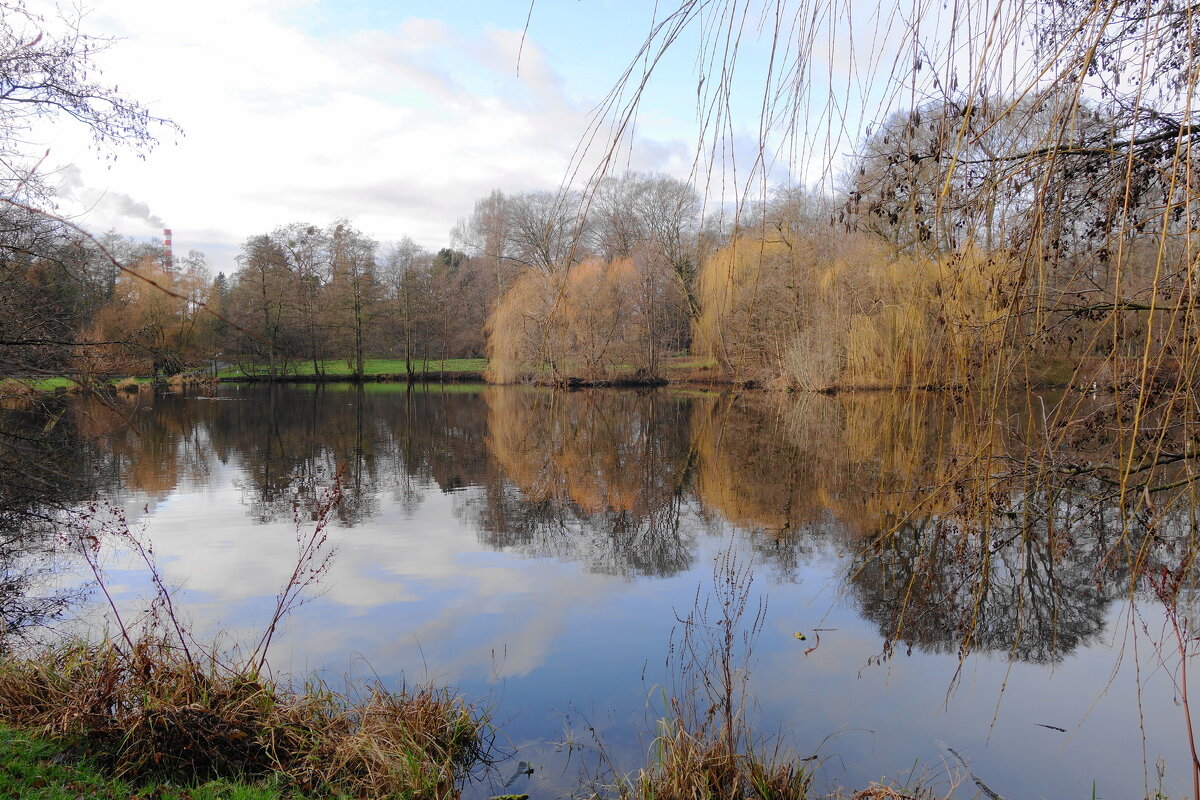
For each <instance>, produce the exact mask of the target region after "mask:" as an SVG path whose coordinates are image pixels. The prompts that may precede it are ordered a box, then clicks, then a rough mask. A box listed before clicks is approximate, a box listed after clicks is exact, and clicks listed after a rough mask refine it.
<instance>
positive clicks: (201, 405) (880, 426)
mask: <svg viewBox="0 0 1200 800" xmlns="http://www.w3.org/2000/svg"><path fill="white" fill-rule="evenodd" d="M56 402H58V401H56ZM1029 407H1030V405H1029V403H1026V411H1022V410H1021V408H1020V407H1019V406H1018V407H1015V408H1014V411H1013V412H1012V413H1011V414H1010V415H1009V416H1008V420H1009V422H1008V423H1007V424H1006V425H1005V426H1003V427H1002V426H1000V425H999V424H997V423H995V422H989V423H988V424H982V423H981V420H984V419H990V420H994V419H995V418H996V416H997V415H988V416H986V417H985V415H982V414H981V413H979V410H977V409H974V408H973V407H972V405H971V401H970V399H969V398H968V399H966V400H963V399H955V398H947V397H942V396H937V395H932V394H926V393H917V394H911V395H909V394H901V395H892V394H877V395H869V396H865V397H864V396H859V397H853V398H843V397H838V398H829V397H819V396H802V397H798V398H797V397H779V396H769V395H741V396H739V395H736V394H725V395H717V394H712V393H676V392H665V391H651V392H634V391H609V390H602V391H583V392H567V393H564V392H554V391H549V390H540V389H534V388H530V387H500V386H494V387H487V388H482V389H481V388H474V389H472V388H470V387H458V386H450V387H438V386H430V387H421V388H410V387H407V386H403V385H389V384H378V385H372V384H367V385H359V386H338V385H328V386H319V387H295V386H291V387H288V386H262V387H243V388H233V389H226V390H224V395H223V397H221V398H208V397H187V396H175V395H157V396H155V395H153V394H150V393H145V392H144V393H140V394H136V395H131V396H127V397H126V396H123V397H122V399H120V400H115V401H114V400H107V401H102V400H100V399H97V398H83V399H78V400H74V401H69V402H68V401H62V402H58V404H57V405H54V404H49V405H45V406H39V407H32V406H31V407H29V408H26V409H19V410H17V409H14V410H10V411H8V412H5V415H4V418H3V420H4V421H3V428H2V429H0V435H4V436H7V437H8V439H9V440H11V444H10V446H9V447H7V448H6V449H5V457H6V458H8V459H9V460H10V462H11V463H9V464H7V465H5V468H6V470H7V471H8V473H9V474H14V475H21V476H23V480H22V481H9V482H7V483H5V484H4V486H3V489H2V490H0V500H2V501H3V504H4V507H3V509H0V515H3V516H0V522H3V524H4V526H5V529H4V530H5V531H7V532H9V533H13V532H17V531H20V532H22V535H23V536H25V533H24V532H27V531H30V530H33V529H35V528H36V523H37V520H38V515H39V514H41V515H42V518H43V519H44V520H49V519H51V517H52V509H53V508H55V507H67V506H70V505H72V504H77V503H79V502H82V501H83V500H85V499H86V498H87V497H90V496H91V494H93V493H95V492H97V491H103V492H104V493H106V494H113V495H118V496H119V495H121V493H126V495H128V496H130V497H133V496H135V495H139V493H140V497H141V498H144V499H145V500H146V501H147V502H157V501H159V500H162V499H165V498H166V497H168V496H170V494H171V493H172V492H175V491H178V490H180V489H182V488H186V487H189V486H190V487H199V486H204V485H207V484H208V483H210V482H211V481H213V480H215V479H216V477H217V476H218V474H219V473H221V472H223V471H232V472H233V474H234V475H236V477H235V478H234V485H236V486H237V487H239V489H240V491H241V499H242V502H243V504H244V506H245V508H246V510H247V514H248V515H249V517H250V518H251V519H253V520H254V521H256V522H259V523H266V522H271V521H280V520H290V519H292V518H293V516H298V517H299V518H301V519H303V518H304V516H305V515H306V514H309V513H311V511H312V509H313V508H314V507H315V504H316V502H317V500H318V498H319V497H320V496H321V493H322V491H323V490H324V489H325V488H327V487H328V486H329V485H330V483H331V482H332V481H333V479H334V475H335V474H340V476H341V478H340V479H341V482H342V487H343V491H344V494H345V497H346V499H345V501H344V503H343V505H342V506H341V507H340V508H339V510H338V515H339V522H340V524H341V525H342V526H344V527H351V526H354V525H357V524H359V523H361V522H363V521H366V520H368V519H372V518H376V517H378V516H379V515H380V514H381V513H382V512H383V510H384V509H385V508H386V507H387V506H388V503H387V500H388V498H390V499H391V500H392V501H394V503H395V505H394V506H392V507H393V508H396V509H398V510H399V511H400V513H401V515H403V516H408V517H411V516H412V515H414V514H415V513H416V512H417V510H418V509H419V508H420V506H421V504H422V503H425V502H426V501H427V499H428V498H429V497H431V496H433V495H434V494H437V493H440V494H446V495H450V496H451V497H452V501H451V506H452V508H453V510H454V513H455V514H456V515H457V517H458V518H459V519H460V521H462V522H463V523H464V524H466V525H468V526H470V527H471V528H473V529H474V531H475V533H476V535H477V536H478V537H479V540H480V541H481V542H482V543H483V544H484V545H486V546H487V547H490V548H492V549H496V550H503V551H508V552H513V553H518V554H521V555H525V556H528V557H531V558H556V559H567V560H572V561H576V562H579V563H581V564H583V565H584V566H585V568H586V569H588V570H591V571H594V572H598V573H603V574H611V575H620V576H670V575H675V574H678V573H680V572H681V571H685V570H688V569H690V568H692V567H693V566H694V565H695V560H696V552H697V548H698V544H699V542H700V539H701V538H702V537H705V536H724V535H726V532H727V531H728V530H729V529H730V528H732V529H733V530H734V531H736V535H737V536H738V537H739V538H740V539H741V542H742V546H744V547H745V548H747V549H748V550H750V551H751V552H752V553H753V554H754V555H755V557H756V559H757V560H758V561H759V562H760V564H763V565H766V566H767V567H768V568H769V569H770V570H772V571H773V572H774V573H775V574H776V576H777V577H778V579H781V580H789V579H792V578H794V576H796V575H797V574H799V571H800V570H801V569H802V568H803V567H804V566H805V565H806V564H807V563H809V562H810V561H811V560H813V559H814V558H816V557H817V554H820V555H821V557H822V558H823V557H824V556H825V555H827V554H830V553H833V554H837V555H843V556H848V558H846V560H845V561H844V562H841V563H845V564H846V565H847V567H846V568H845V574H844V578H845V588H846V591H847V593H848V594H849V596H850V597H851V598H852V599H853V600H854V602H855V603H856V604H857V605H858V606H859V607H860V608H861V610H862V613H863V615H864V616H865V617H866V618H868V619H870V620H871V621H873V622H874V623H875V624H876V625H877V626H878V627H879V630H880V633H881V635H882V636H883V639H884V654H885V655H886V654H890V653H892V652H894V649H895V648H896V647H897V646H899V647H901V648H909V649H911V648H917V649H921V650H927V651H930V652H938V653H958V654H960V655H961V654H965V653H967V652H969V651H972V650H987V651H996V652H1001V653H1007V654H1008V655H1009V656H1010V657H1011V658H1014V659H1019V660H1023V661H1032V662H1038V663H1046V662H1054V661H1056V660H1059V659H1061V658H1063V657H1064V656H1065V655H1067V654H1068V653H1070V652H1072V651H1073V650H1075V649H1076V648H1078V647H1081V646H1084V645H1086V644H1088V643H1089V642H1091V641H1092V640H1093V639H1094V638H1095V637H1096V636H1097V635H1098V633H1099V632H1100V631H1101V629H1102V626H1103V624H1104V620H1105V618H1106V613H1107V610H1108V608H1109V606H1110V605H1111V603H1112V601H1113V600H1114V599H1115V598H1117V597H1119V596H1121V595H1122V593H1127V592H1128V591H1129V588H1128V587H1129V586H1130V585H1132V584H1134V583H1136V582H1135V581H1134V580H1133V572H1132V571H1131V563H1134V562H1137V563H1138V564H1140V565H1141V566H1139V567H1137V569H1146V568H1150V567H1153V566H1155V565H1160V564H1165V565H1168V566H1169V565H1171V564H1174V563H1176V562H1178V560H1179V558H1180V556H1179V554H1178V553H1179V552H1185V553H1186V552H1190V550H1189V548H1190V544H1188V542H1189V541H1190V539H1189V537H1191V535H1192V532H1193V525H1192V523H1191V521H1190V517H1188V516H1187V513H1186V509H1188V508H1192V507H1194V505H1195V504H1194V503H1193V502H1192V500H1191V499H1189V498H1190V496H1189V497H1185V498H1182V499H1181V501H1180V502H1179V503H1178V504H1172V503H1170V502H1166V503H1164V506H1163V508H1157V509H1153V508H1151V509H1149V510H1147V509H1143V510H1142V511H1139V512H1138V514H1137V515H1134V516H1126V517H1122V516H1121V515H1120V514H1118V513H1117V512H1116V510H1115V507H1114V506H1113V504H1112V503H1110V502H1105V501H1103V499H1102V498H1103V497H1104V493H1103V492H1101V491H1099V489H1098V488H1097V487H1096V486H1095V485H1093V484H1094V483H1095V481H1096V480H1098V478H1096V477H1095V476H1087V475H1070V474H1068V472H1066V471H1064V472H1062V473H1061V474H1059V475H1058V477H1057V478H1055V479H1054V480H1051V479H1049V478H1048V477H1046V473H1042V474H1041V475H1040V476H1039V477H1038V478H1037V479H1036V480H1035V479H1032V478H1028V477H1025V476H1024V473H1022V472H1021V471H1019V470H1014V471H1013V472H1012V473H1011V475H1008V474H1005V472H1004V469H1003V466H1004V465H1005V464H1007V463H1010V461H1011V460H1012V458H1013V456H1012V454H1013V453H1018V452H1021V451H1022V449H1024V450H1025V451H1028V448H1029V447H1030V444H1029V441H1030V435H1029V431H1030V430H1031V429H1033V428H1034V427H1037V426H1034V425H1032V424H1031V420H1032V419H1033V418H1032V417H1030V415H1029V414H1028V413H1027V409H1028V408H1029ZM1042 420H1043V422H1042V425H1043V427H1044V417H1043V418H1042ZM1087 446H1088V447H1089V448H1091V450H1092V451H1093V452H1094V451H1095V449H1096V448H1097V447H1099V446H1100V445H1098V444H1097V443H1095V442H1088V443H1087ZM981 453H982V454H985V455H987V457H988V459H990V461H991V462H992V464H993V465H999V466H998V467H997V466H993V468H991V469H990V470H986V471H985V470H982V469H980V468H979V464H980V463H982V461H983V459H981V458H980V457H979V455H980V454H981ZM1068 455H1069V454H1068ZM28 465H37V466H35V467H32V468H31V467H29V466H28ZM1164 477H1165V478H1168V479H1169V478H1170V476H1164ZM1089 481H1091V483H1089ZM981 487H982V490H983V491H980V489H981ZM1180 491H1181V492H1187V491H1191V487H1190V485H1188V486H1185V487H1184V488H1183V489H1180ZM980 497H986V498H987V499H986V504H985V505H982V506H978V507H975V506H972V505H971V503H972V502H978V498H980ZM1164 499H1168V498H1164ZM1152 512H1153V513H1152ZM47 529H48V528H47ZM1132 531H1140V534H1138V535H1137V536H1134V535H1133V534H1132ZM21 541H22V544H21V547H22V548H24V549H23V550H21V551H20V552H21V553H22V554H24V555H29V554H30V553H32V552H33V548H32V546H31V545H30V541H31V539H30V538H29V537H28V536H26V538H24V539H22V540H21ZM1130 554H1132V555H1130ZM4 555H5V554H4V553H3V552H0V557H4ZM10 560H11V559H10ZM12 574H13V575H17V574H16V573H12ZM21 580H23V579H20V576H19V575H17V577H16V578H14V581H13V582H12V586H13V587H16V588H13V589H12V591H8V590H7V589H5V588H4V587H0V593H3V592H6V591H7V592H8V595H10V596H15V595H17V594H20V593H21V592H22V591H24V590H23V589H20V588H19V585H20V584H21ZM25 583H26V584H27V583H28V581H25ZM0 600H2V598H0Z"/></svg>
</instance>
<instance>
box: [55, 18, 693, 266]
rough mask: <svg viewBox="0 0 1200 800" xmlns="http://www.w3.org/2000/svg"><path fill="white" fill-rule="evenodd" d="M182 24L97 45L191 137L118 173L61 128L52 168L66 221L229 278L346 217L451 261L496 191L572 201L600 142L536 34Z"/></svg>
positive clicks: (273, 22)
mask: <svg viewBox="0 0 1200 800" xmlns="http://www.w3.org/2000/svg"><path fill="white" fill-rule="evenodd" d="M166 8H167V7H165V6H163V5H162V4H160V3H151V2H148V0H110V1H109V2H106V3H104V5H103V7H102V8H101V9H97V10H96V11H95V12H93V13H91V14H90V15H89V16H88V17H87V19H86V20H85V29H86V30H88V31H89V32H95V33H98V34H100V35H112V36H116V37H120V38H121V41H119V42H117V43H115V44H114V46H113V47H112V48H111V49H110V50H108V51H107V52H105V53H103V54H102V55H101V56H100V59H99V60H100V62H101V64H102V66H103V69H104V76H103V77H104V79H105V80H106V81H109V82H111V83H113V84H116V85H118V86H119V87H120V89H121V92H122V93H123V94H126V95H127V96H129V97H133V98H136V99H138V100H141V101H144V102H145V103H146V104H147V105H148V106H149V107H150V108H151V109H152V110H153V111H154V112H155V113H156V114H161V115H164V116H167V117H170V118H171V119H173V120H174V121H176V122H177V123H179V125H180V126H181V127H182V128H183V129H184V131H185V135H184V136H182V137H180V138H179V139H178V141H176V140H175V139H176V137H175V136H174V135H167V136H165V137H164V141H163V142H162V144H161V145H160V146H159V147H158V148H157V149H155V150H154V151H153V152H152V153H151V154H150V155H149V157H148V158H147V159H146V160H144V161H143V160H138V159H136V158H133V157H130V156H128V155H123V156H121V157H119V158H118V159H117V160H116V161H115V162H110V161H105V160H103V159H100V158H97V156H96V154H95V153H94V152H91V151H89V150H88V148H87V141H86V133H85V132H84V131H80V130H75V129H70V128H68V127H67V126H66V125H57V126H55V128H54V129H53V131H52V135H53V140H52V141H51V142H50V144H51V159H50V160H51V161H53V162H57V163H59V164H62V163H67V162H69V163H72V164H73V165H74V167H73V171H72V173H71V174H72V176H73V177H72V181H73V184H72V186H71V187H70V192H69V194H68V195H67V196H64V201H65V205H70V206H71V207H70V208H67V209H65V210H66V211H67V212H68V213H72V212H75V213H83V212H86V214H85V216H84V217H83V219H82V222H83V224H85V225H88V226H90V227H93V228H97V229H105V228H108V227H115V228H117V229H118V230H119V231H121V232H123V233H127V234H133V235H143V236H144V235H153V234H155V233H157V230H155V229H156V228H160V227H162V225H161V224H159V223H161V222H165V223H166V226H167V227H171V228H172V229H173V230H174V234H175V242H176V248H177V249H179V250H186V249H188V248H193V247H195V248H198V249H204V250H208V251H210V256H213V258H212V261H213V266H214V268H216V269H226V270H228V269H230V268H231V267H232V264H231V263H224V262H226V261H227V260H228V259H229V256H230V255H231V249H230V246H229V245H230V243H231V242H237V241H240V240H242V239H244V238H245V237H247V236H250V235H253V234H255V233H259V232H263V231H266V230H269V229H271V228H273V227H275V226H276V225H280V224H284V223H287V222H291V221H297V220H307V221H311V222H314V223H317V224H320V223H323V222H325V221H328V220H329V219H332V218H334V217H339V216H347V217H350V218H351V219H353V220H354V221H355V223H356V224H357V225H358V226H359V227H360V228H362V229H363V230H364V231H366V232H367V233H369V234H371V235H373V236H375V237H377V238H379V239H383V240H389V239H399V238H400V237H402V236H404V235H411V236H413V237H414V238H416V239H417V240H418V241H420V242H421V243H422V244H425V245H426V246H429V247H438V246H442V245H444V244H445V242H446V240H447V234H448V231H449V228H450V226H451V225H453V223H454V222H455V220H456V219H457V218H458V217H459V216H463V215H465V214H467V213H469V211H470V209H471V206H472V204H473V203H474V201H475V200H476V199H477V198H479V197H481V196H483V195H485V194H486V193H487V192H489V191H490V190H491V189H492V188H501V189H503V190H505V191H522V190H529V189H542V188H554V187H557V186H558V185H559V184H560V183H561V182H562V180H563V176H564V174H565V172H566V169H567V166H568V163H569V160H570V157H571V154H572V152H573V150H574V148H575V146H576V144H577V142H578V139H579V137H580V136H581V135H582V133H583V132H584V130H585V127H586V120H587V111H588V109H587V108H586V107H584V106H582V105H580V104H579V103H578V102H576V101H573V100H572V99H570V98H569V97H568V94H567V92H566V90H565V87H564V81H563V79H562V78H561V76H560V74H559V72H558V71H557V70H556V68H555V66H554V65H553V64H551V63H550V62H549V61H548V58H547V56H546V54H545V52H544V51H543V50H542V49H541V48H540V47H539V46H538V44H537V43H536V42H535V41H533V40H532V38H527V39H526V40H525V42H524V45H523V48H522V45H521V32H520V31H519V30H518V31H514V30H501V29H487V30H485V31H484V32H483V33H482V34H480V35H474V36H473V35H469V34H464V33H461V32H459V31H457V30H455V29H452V28H451V27H450V26H448V25H447V24H445V23H444V22H443V21H440V20H437V19H408V20H405V21H404V22H403V23H401V24H400V25H398V26H395V27H393V28H392V29H390V30H364V31H359V32H356V33H353V34H347V35H344V36H336V37H335V36H329V37H328V38H318V37H317V36H316V35H312V34H310V33H308V32H306V30H305V29H304V28H302V27H301V26H300V25H299V24H297V21H298V20H300V19H302V18H303V16H304V15H306V14H308V15H310V16H311V15H312V14H316V13H319V12H318V10H317V9H316V8H315V7H314V6H311V5H309V4H306V3H303V2H275V1H267V2H263V1H261V0H260V1H259V2H249V3H247V2H241V1H240V0H237V1H235V0H217V1H216V2H211V3H206V4H191V5H176V4H172V5H171V6H170V7H169V8H170V10H169V11H168V10H165V9H166ZM518 50H521V61H520V76H519V77H518V76H517V53H518ZM168 133H169V132H168ZM681 148H682V145H681V144H678V143H674V144H673V143H667V144H659V145H656V146H653V147H650V148H646V149H645V150H644V156H643V157H642V158H641V160H640V161H639V164H638V166H641V167H644V168H663V167H667V166H674V167H677V166H678V165H679V163H681V159H680V158H679V153H680V152H681ZM97 198H103V199H101V200H97ZM151 208H152V209H153V213H152V212H151ZM142 212H144V213H142ZM151 223H153V224H151ZM214 250H215V251H216V252H215V253H214V252H212V251H214Z"/></svg>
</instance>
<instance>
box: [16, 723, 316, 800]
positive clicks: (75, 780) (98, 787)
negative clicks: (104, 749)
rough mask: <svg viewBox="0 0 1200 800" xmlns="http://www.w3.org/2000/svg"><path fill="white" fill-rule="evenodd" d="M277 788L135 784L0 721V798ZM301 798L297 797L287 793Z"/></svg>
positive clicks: (173, 799) (230, 799) (241, 797)
mask: <svg viewBox="0 0 1200 800" xmlns="http://www.w3.org/2000/svg"><path fill="white" fill-rule="evenodd" d="M288 796H289V795H286V794H285V793H284V791H283V790H282V789H281V788H280V787H278V786H272V785H268V784H266V783H259V784H257V785H256V784H249V783H241V782H231V781H225V780H216V781H206V782H203V783H199V784H195V785H191V786H188V787H180V786H174V785H171V784H170V783H163V782H158V781H155V782H150V783H143V784H140V785H139V784H134V783H130V782H128V781H123V780H120V779H118V778H113V777H111V776H109V775H106V774H104V773H103V772H101V771H100V770H98V769H96V768H95V767H94V766H92V765H91V764H89V763H87V762H86V761H77V760H76V759H75V758H73V757H72V754H71V752H70V750H69V748H67V747H66V746H65V745H63V744H62V743H59V742H53V741H50V740H47V739H44V738H41V737H39V736H37V735H36V734H32V733H30V732H26V731H21V730H18V729H16V728H12V727H9V726H5V725H0V797H12V798H22V800H80V798H88V800H133V799H134V798H139V799H140V798H155V800H283V798H285V797H288ZM290 797H292V798H293V800H301V798H300V796H298V795H294V794H293V795H290Z"/></svg>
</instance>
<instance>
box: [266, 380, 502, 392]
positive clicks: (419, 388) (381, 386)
mask: <svg viewBox="0 0 1200 800" xmlns="http://www.w3.org/2000/svg"><path fill="white" fill-rule="evenodd" d="M288 386H290V387H292V388H293V389H320V390H321V391H323V392H355V391H359V390H362V391H363V392H364V393H366V394H406V393H408V392H418V393H420V392H424V393H426V394H479V393H480V392H482V391H484V390H485V389H487V387H488V385H487V384H486V383H471V382H469V381H461V382H460V381H451V382H450V383H440V382H438V381H430V382H414V383H412V384H409V383H408V382H407V381H400V382H381V383H363V384H354V383H349V382H341V381H330V382H326V383H289V384H288Z"/></svg>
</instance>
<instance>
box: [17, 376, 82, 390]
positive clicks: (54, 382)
mask: <svg viewBox="0 0 1200 800" xmlns="http://www.w3.org/2000/svg"><path fill="white" fill-rule="evenodd" d="M22 383H24V384H25V385H26V386H28V387H29V388H30V389H33V390H34V391H38V392H53V391H55V390H56V389H73V388H75V386H77V385H78V384H76V383H75V381H73V380H71V379H70V378H36V379H33V380H27V381H22Z"/></svg>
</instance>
